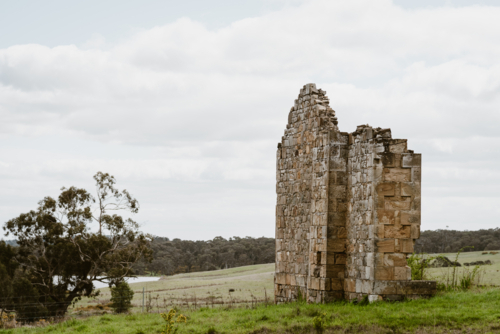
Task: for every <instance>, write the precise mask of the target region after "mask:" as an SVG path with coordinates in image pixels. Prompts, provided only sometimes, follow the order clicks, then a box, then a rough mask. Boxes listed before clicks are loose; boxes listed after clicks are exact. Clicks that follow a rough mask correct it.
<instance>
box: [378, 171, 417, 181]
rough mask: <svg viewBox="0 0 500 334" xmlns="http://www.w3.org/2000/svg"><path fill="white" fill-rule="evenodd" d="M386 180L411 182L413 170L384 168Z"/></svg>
mask: <svg viewBox="0 0 500 334" xmlns="http://www.w3.org/2000/svg"><path fill="white" fill-rule="evenodd" d="M384 180H385V181H394V182H410V181H411V170H409V169H402V168H384Z"/></svg>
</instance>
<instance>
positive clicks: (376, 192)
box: [275, 84, 435, 303]
mask: <svg viewBox="0 0 500 334" xmlns="http://www.w3.org/2000/svg"><path fill="white" fill-rule="evenodd" d="M420 162H421V156H420V154H414V153H413V151H410V150H408V149H407V143H406V140H405V139H392V138H391V132H390V130H389V129H381V128H376V129H374V128H372V127H370V126H367V125H366V126H365V125H363V126H358V128H357V129H356V131H355V132H353V133H352V134H348V133H345V132H340V131H339V130H338V128H337V119H336V118H335V112H334V111H333V110H332V109H331V108H330V107H329V100H328V98H327V97H326V93H325V92H324V91H322V90H320V89H316V86H315V85H314V84H308V85H306V86H304V88H303V89H302V90H301V91H300V94H299V97H298V99H297V100H295V104H294V106H293V107H292V109H291V110H290V114H289V117H288V124H287V128H286V130H285V135H284V136H283V138H282V141H281V143H279V144H278V152H277V174H276V178H277V187H276V191H277V194H278V202H277V206H276V275H275V301H276V302H278V303H280V302H287V301H293V300H296V299H298V298H299V297H300V296H302V297H304V298H306V299H307V300H308V301H309V302H328V301H332V300H338V299H344V298H346V299H349V300H352V299H359V298H362V297H363V296H369V298H370V300H378V299H391V300H397V299H400V298H402V296H403V295H406V296H409V297H419V296H429V295H432V294H433V293H434V292H435V282H429V281H420V282H412V281H411V271H410V268H409V267H408V266H407V265H406V264H407V263H406V255H407V254H409V253H412V252H413V243H414V240H415V239H417V238H418V237H419V233H420V171H421V166H420Z"/></svg>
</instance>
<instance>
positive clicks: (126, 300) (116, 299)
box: [110, 281, 134, 313]
mask: <svg viewBox="0 0 500 334" xmlns="http://www.w3.org/2000/svg"><path fill="white" fill-rule="evenodd" d="M132 298H134V291H133V290H132V289H131V288H130V285H128V283H127V282H124V281H122V282H120V283H118V284H116V286H115V287H113V288H111V305H110V306H111V308H112V309H113V310H114V311H115V313H125V312H128V311H129V310H130V308H131V307H132V303H131V301H132Z"/></svg>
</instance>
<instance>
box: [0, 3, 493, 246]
mask: <svg viewBox="0 0 500 334" xmlns="http://www.w3.org/2000/svg"><path fill="white" fill-rule="evenodd" d="M496 4H500V3H499V2H498V1H493V0H492V1H486V0H484V1H466V0H462V1H458V0H457V1H444V0H443V1H439V0H415V1H413V0H394V1H390V0H349V1H332V0H309V1H300V0H296V1H286V0H238V1H234V0H228V1H224V0H212V1H209V0H200V1H194V0H193V1H188V0H184V1H164V0H162V1H160V0H142V1H124V0H109V1H103V0H99V1H96V0H89V1H66V0H46V1H43V2H42V1H36V0H30V1H27V0H16V1H10V0H0V31H2V34H0V222H2V223H3V222H5V221H7V220H9V219H11V218H13V217H15V216H17V215H19V214H20V213H22V212H26V211H29V210H31V209H35V208H36V206H37V202H38V201H39V200H40V199H42V198H43V197H44V196H49V195H50V196H54V197H55V196H57V195H58V194H59V189H60V188H61V187H63V186H66V187H68V186H72V185H74V186H78V187H84V188H87V189H89V190H92V189H93V182H92V181H93V180H92V176H93V175H94V174H95V173H96V172H97V171H103V172H109V173H111V174H112V175H114V176H115V177H116V178H117V181H118V187H119V188H126V189H127V190H129V191H130V192H131V193H132V194H133V195H135V196H136V197H137V198H138V199H139V201H140V203H141V210H140V212H139V214H137V215H136V216H135V219H136V220H137V221H138V222H139V223H141V225H142V229H143V230H144V231H146V232H148V233H152V234H155V235H159V236H166V237H170V238H175V237H178V238H182V239H203V240H206V239H211V238H213V237H215V236H223V237H230V236H241V237H244V236H254V237H260V236H268V237H272V236H274V207H275V203H276V194H275V152H276V144H277V143H278V141H280V138H281V136H282V135H283V130H284V128H285V125H286V123H287V116H288V112H289V110H290V107H291V106H292V105H293V101H294V99H295V98H296V96H297V95H298V93H299V89H300V88H301V87H302V86H303V85H304V84H306V83H309V82H314V83H316V84H317V86H318V87H319V88H322V89H324V90H326V91H327V94H328V96H329V98H330V101H331V103H330V104H331V106H332V107H333V109H335V111H336V113H337V117H338V119H339V126H340V129H341V130H342V131H349V132H352V131H354V130H355V128H356V125H360V124H366V123H368V124H370V125H372V126H375V127H379V126H380V127H390V128H392V133H393V137H394V138H407V139H408V140H409V149H412V150H414V151H415V152H419V153H422V154H423V183H422V193H423V200H422V229H423V230H434V229H442V228H446V227H447V226H449V228H450V229H457V230H466V229H468V230H477V229H481V228H494V227H498V226H499V225H500V224H499V218H498V217H499V216H500V205H498V202H499V199H500V195H499V189H500V133H499V131H498V128H499V125H500V110H499V106H500V64H499V59H500V43H499V41H500V20H499V18H500V7H499V6H497V5H496Z"/></svg>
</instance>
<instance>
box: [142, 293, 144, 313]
mask: <svg viewBox="0 0 500 334" xmlns="http://www.w3.org/2000/svg"><path fill="white" fill-rule="evenodd" d="M142 313H144V287H142Z"/></svg>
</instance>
